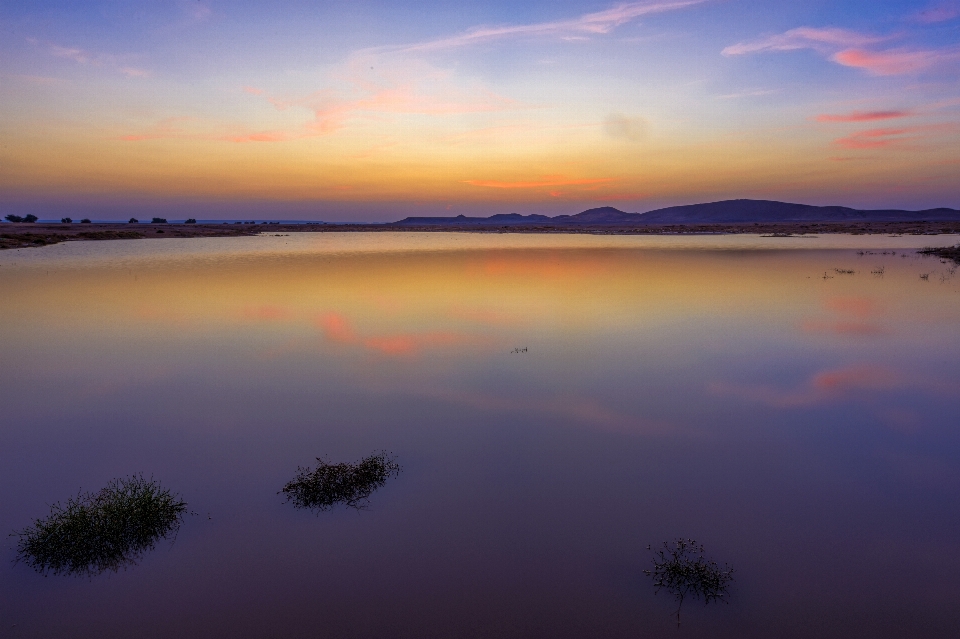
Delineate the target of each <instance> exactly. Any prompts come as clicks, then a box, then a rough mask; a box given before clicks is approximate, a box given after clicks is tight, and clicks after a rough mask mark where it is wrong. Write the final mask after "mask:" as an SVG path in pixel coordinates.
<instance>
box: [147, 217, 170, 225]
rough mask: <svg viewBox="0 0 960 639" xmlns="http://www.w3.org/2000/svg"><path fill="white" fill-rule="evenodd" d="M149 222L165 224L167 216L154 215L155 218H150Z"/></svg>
mask: <svg viewBox="0 0 960 639" xmlns="http://www.w3.org/2000/svg"><path fill="white" fill-rule="evenodd" d="M150 223H151V224H166V223H167V218H165V217H155V218H153V219H152V220H150Z"/></svg>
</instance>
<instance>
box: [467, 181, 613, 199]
mask: <svg viewBox="0 0 960 639" xmlns="http://www.w3.org/2000/svg"><path fill="white" fill-rule="evenodd" d="M613 180H614V178H594V179H580V180H569V179H566V178H561V177H557V178H553V179H547V180H540V181H530V182H499V181H496V180H463V182H464V184H470V185H472V186H485V187H488V188H492V189H535V188H541V187H545V186H573V185H581V184H605V183H607V182H613ZM556 193H557V194H558V195H559V194H560V192H559V191H556ZM551 195H552V193H551Z"/></svg>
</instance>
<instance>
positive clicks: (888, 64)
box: [722, 27, 960, 75]
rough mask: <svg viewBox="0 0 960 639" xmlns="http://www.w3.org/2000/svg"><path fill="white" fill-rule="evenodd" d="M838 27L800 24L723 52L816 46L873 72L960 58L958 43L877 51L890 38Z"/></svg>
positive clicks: (907, 69) (890, 72)
mask: <svg viewBox="0 0 960 639" xmlns="http://www.w3.org/2000/svg"><path fill="white" fill-rule="evenodd" d="M890 39H891V38H890V37H880V36H872V35H866V34H862V33H858V32H856V31H849V30H846V29H836V28H823V29H817V28H811V27H800V28H798V29H791V30H790V31H787V32H785V33H781V34H778V35H773V36H768V37H765V38H761V39H759V40H754V41H751V42H740V43H738V44H735V45H731V46H729V47H726V48H725V49H724V50H723V51H722V53H723V55H728V56H730V55H744V54H749V53H761V52H765V51H794V50H798V49H813V50H815V51H817V52H819V53H821V54H823V55H825V56H828V57H829V59H830V60H831V61H833V62H836V63H837V64H840V65H843V66H847V67H854V68H858V69H863V70H864V71H866V72H867V73H870V74H871V75H902V74H906V73H919V72H921V71H924V70H926V69H929V68H930V67H932V66H935V65H937V64H941V63H943V62H946V61H950V60H956V59H958V58H960V52H958V50H957V48H956V47H947V48H943V49H933V50H921V51H916V50H909V49H887V50H882V51H874V50H871V49H868V48H867V47H870V46H872V45H877V44H880V43H881V42H885V41H888V40H890Z"/></svg>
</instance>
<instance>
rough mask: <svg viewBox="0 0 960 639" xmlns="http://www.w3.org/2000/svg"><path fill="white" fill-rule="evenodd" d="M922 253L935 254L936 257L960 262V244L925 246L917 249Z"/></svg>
mask: <svg viewBox="0 0 960 639" xmlns="http://www.w3.org/2000/svg"><path fill="white" fill-rule="evenodd" d="M917 253H919V254H920V255H935V256H936V257H939V258H942V259H946V260H953V261H954V262H956V263H957V264H960V244H958V245H957V246H944V247H940V248H925V249H920V250H919V251H917Z"/></svg>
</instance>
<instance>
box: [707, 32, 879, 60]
mask: <svg viewBox="0 0 960 639" xmlns="http://www.w3.org/2000/svg"><path fill="white" fill-rule="evenodd" d="M884 40H886V38H882V37H878V36H871V35H866V34H863V33H858V32H856V31H849V30H847V29H836V28H819V29H818V28H814V27H799V28H797V29H791V30H789V31H787V32H785V33H781V34H778V35H772V36H768V37H766V38H761V39H759V40H754V41H752V42H740V43H738V44H734V45H731V46H729V47H726V48H725V49H724V50H723V51H721V53H722V54H723V55H727V56H731V55H744V54H748V53H760V52H762V51H796V50H799V49H815V50H818V51H831V50H833V49H836V48H848V47H862V46H866V45H869V44H876V43H879V42H883V41H884Z"/></svg>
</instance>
